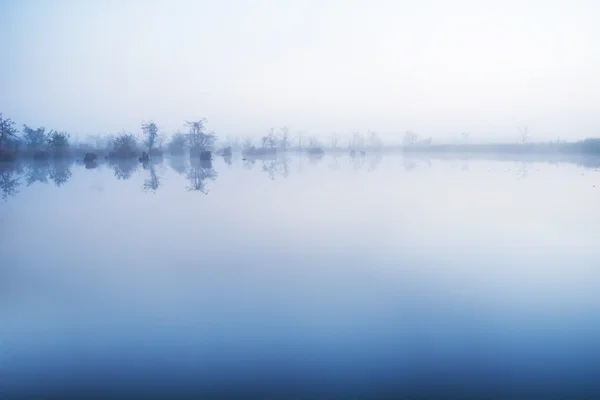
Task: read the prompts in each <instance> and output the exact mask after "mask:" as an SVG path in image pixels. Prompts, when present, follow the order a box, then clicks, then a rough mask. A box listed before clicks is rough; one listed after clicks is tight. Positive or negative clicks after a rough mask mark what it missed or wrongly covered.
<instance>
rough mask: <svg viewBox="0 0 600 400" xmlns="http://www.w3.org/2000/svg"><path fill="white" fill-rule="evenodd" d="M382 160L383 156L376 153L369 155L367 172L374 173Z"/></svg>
mask: <svg viewBox="0 0 600 400" xmlns="http://www.w3.org/2000/svg"><path fill="white" fill-rule="evenodd" d="M382 159H383V156H382V155H381V153H380V152H378V151H376V152H372V153H369V171H375V170H376V169H377V168H379V164H381V160H382Z"/></svg>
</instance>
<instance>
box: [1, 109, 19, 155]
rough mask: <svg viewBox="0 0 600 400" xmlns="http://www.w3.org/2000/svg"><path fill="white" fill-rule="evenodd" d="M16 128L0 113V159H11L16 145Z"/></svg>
mask: <svg viewBox="0 0 600 400" xmlns="http://www.w3.org/2000/svg"><path fill="white" fill-rule="evenodd" d="M17 144H18V137H17V129H16V128H15V123H14V122H13V121H12V120H11V119H10V118H3V117H2V113H0V161H3V160H9V159H13V158H14V155H15V153H16V150H17V149H16V147H18V145H17Z"/></svg>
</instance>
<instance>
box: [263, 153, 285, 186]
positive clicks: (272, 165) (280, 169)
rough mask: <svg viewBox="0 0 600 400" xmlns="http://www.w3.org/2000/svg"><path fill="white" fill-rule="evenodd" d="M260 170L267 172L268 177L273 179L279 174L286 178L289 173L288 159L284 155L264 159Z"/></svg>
mask: <svg viewBox="0 0 600 400" xmlns="http://www.w3.org/2000/svg"><path fill="white" fill-rule="evenodd" d="M262 170H263V171H264V172H266V173H267V174H269V178H270V179H271V180H273V181H274V180H275V178H276V177H277V176H279V175H280V176H282V177H283V178H287V177H288V176H289V175H290V165H289V161H288V159H287V158H286V157H282V158H277V159H274V160H265V161H263V166H262Z"/></svg>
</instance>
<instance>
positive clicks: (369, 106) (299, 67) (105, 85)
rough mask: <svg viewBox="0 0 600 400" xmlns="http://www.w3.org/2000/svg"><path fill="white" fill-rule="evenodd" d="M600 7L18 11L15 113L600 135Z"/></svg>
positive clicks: (231, 2)
mask: <svg viewBox="0 0 600 400" xmlns="http://www.w3.org/2000/svg"><path fill="white" fill-rule="evenodd" d="M598 21H600V2H597V1H584V0H570V1H558V0H529V1H522V0H520V1H516V0H505V1H483V0H479V1H475V0H473V1H466V0H457V1H446V0H429V1H400V0H397V1H391V0H390V1H376V0H369V1H367V0H365V1H360V0H339V1H334V0H325V1H313V0H310V1H309V0H302V1H291V0H280V1H267V0H253V1H241V0H240V1H235V0H223V1H192V0H189V1H185V0H179V1H173V0H171V1H141V0H140V1H133V0H130V1H109V0H104V1H52V2H50V1H48V2H47V1H41V0H39V1H19V2H9V1H4V2H2V3H1V4H0V48H1V49H2V53H3V61H2V62H1V63H0V87H1V88H2V89H1V95H0V112H2V113H4V115H5V116H8V117H11V118H12V119H13V120H15V121H16V122H17V123H19V124H22V123H27V124H30V125H45V126H47V127H50V128H55V129H61V130H66V131H69V132H72V133H77V132H79V133H81V134H93V133H116V132H119V131H122V130H128V131H133V132H136V131H138V130H139V124H140V122H141V121H143V120H149V119H153V120H155V121H156V122H158V123H159V125H160V127H161V128H162V129H164V130H165V131H167V132H173V131H175V130H177V129H178V128H180V127H181V125H182V123H183V122H184V121H185V120H191V119H199V118H201V117H206V118H207V119H208V127H209V129H211V130H214V131H215V132H216V133H217V134H220V135H223V136H226V135H239V136H246V135H253V136H257V135H260V134H263V133H264V132H266V131H267V130H268V129H269V128H271V127H279V126H283V125H287V126H289V127H290V128H291V129H292V130H293V131H294V132H297V131H303V132H306V133H308V134H315V135H326V134H329V133H331V132H340V133H347V132H352V131H362V132H364V131H366V130H367V129H372V130H375V131H377V132H379V133H380V134H381V136H382V137H383V138H384V139H391V138H394V137H396V138H397V137H399V135H400V133H401V132H403V131H405V130H407V129H410V130H413V131H415V132H417V133H420V134H423V135H426V136H433V137H434V139H435V140H439V141H451V140H454V139H455V138H457V137H460V134H461V132H464V131H466V132H470V134H471V136H470V137H471V138H472V139H473V140H475V139H477V140H480V141H490V140H503V141H513V140H518V135H519V134H518V131H517V125H518V124H525V125H527V126H528V127H529V129H530V136H531V138H532V139H536V140H554V139H556V138H557V137H559V136H560V138H561V139H579V138H583V137H588V136H598V135H600V117H599V116H598V112H597V107H598V104H600V79H599V78H598V76H597V75H598V71H600V44H599V41H598V39H599V38H600V24H598Z"/></svg>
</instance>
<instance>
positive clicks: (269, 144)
mask: <svg viewBox="0 0 600 400" xmlns="http://www.w3.org/2000/svg"><path fill="white" fill-rule="evenodd" d="M260 141H261V144H262V147H263V148H265V149H269V150H275V149H276V148H277V135H275V130H274V129H272V128H271V130H270V131H269V134H268V135H265V136H263V137H262V138H261V139H260Z"/></svg>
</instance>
